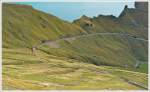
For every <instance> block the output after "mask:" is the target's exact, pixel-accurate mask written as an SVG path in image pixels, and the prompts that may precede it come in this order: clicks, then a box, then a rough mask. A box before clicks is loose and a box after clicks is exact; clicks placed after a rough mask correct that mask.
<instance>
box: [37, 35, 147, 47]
mask: <svg viewBox="0 0 150 92" xmlns="http://www.w3.org/2000/svg"><path fill="white" fill-rule="evenodd" d="M94 35H122V36H128V37H131V38H132V39H135V40H140V41H144V42H148V40H146V39H143V38H138V37H136V36H133V35H130V34H125V33H93V34H85V35H79V36H74V37H68V38H62V39H58V40H54V41H46V42H45V43H41V44H39V45H37V46H36V47H39V46H41V45H44V44H46V45H49V46H51V47H53V48H59V47H60V45H59V44H58V42H60V41H63V40H66V41H68V42H70V41H73V40H75V39H77V38H81V37H89V36H94Z"/></svg>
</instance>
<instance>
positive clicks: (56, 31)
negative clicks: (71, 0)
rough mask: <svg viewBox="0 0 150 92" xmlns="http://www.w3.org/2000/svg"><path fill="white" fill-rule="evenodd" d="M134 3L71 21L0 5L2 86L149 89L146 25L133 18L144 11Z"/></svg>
mask: <svg viewBox="0 0 150 92" xmlns="http://www.w3.org/2000/svg"><path fill="white" fill-rule="evenodd" d="M136 4H139V3H136ZM138 7H139V6H136V8H135V9H128V8H125V10H124V11H125V12H123V13H122V14H121V15H120V16H119V18H116V17H114V16H103V15H100V16H98V17H95V18H88V17H86V16H83V17H82V18H81V19H78V20H76V21H74V23H69V22H67V21H64V20H61V19H59V18H57V17H56V16H53V15H50V14H46V13H44V12H41V11H38V10H35V9H34V8H32V7H31V6H28V5H17V4H6V3H4V4H3V7H2V9H3V15H2V18H3V25H2V26H3V30H2V36H3V37H2V39H3V42H2V47H3V48H2V50H3V52H2V53H3V55H2V58H3V62H2V64H3V70H2V72H3V75H2V76H3V89H26V90H31V89H33V90H36V89H40V90H42V89H45V90H49V89H52V90H55V89H58V90H61V89H63V90H66V89H67V90H69V89H70V90H72V89H74V90H79V89H80V90H85V89H86V90H88V89H92V90H94V89H95V90H96V89H116V90H138V89H140V90H144V89H148V74H147V73H148V40H147V33H148V31H147V24H146V23H145V22H146V21H145V22H144V21H142V22H141V23H139V20H138V21H136V19H137V15H140V14H141V13H140V14H139V13H138V12H142V13H143V15H142V16H140V17H139V19H143V20H145V18H147V17H146V16H144V15H146V14H147V11H143V9H142V10H141V9H139V8H138ZM137 8H138V10H137ZM132 11H133V12H132ZM136 14H137V15H136ZM129 15H130V16H132V17H129ZM135 17H136V18H135ZM125 20H126V21H125ZM133 22H134V23H133ZM126 23H127V24H126ZM137 24H138V25H140V26H138V27H137ZM142 30H144V31H142ZM33 48H34V49H33Z"/></svg>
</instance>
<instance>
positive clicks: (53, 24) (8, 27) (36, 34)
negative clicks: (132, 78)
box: [2, 4, 84, 48]
mask: <svg viewBox="0 0 150 92" xmlns="http://www.w3.org/2000/svg"><path fill="white" fill-rule="evenodd" d="M2 9H3V47H9V48H11V47H18V46H21V47H32V45H35V44H38V43H40V42H41V41H42V40H53V39H58V38H59V37H66V36H68V35H69V36H71V35H77V34H81V33H84V30H82V29H81V28H80V27H78V26H76V25H74V24H71V23H68V22H66V21H63V20H61V19H58V18H57V17H55V16H53V15H50V14H46V13H43V12H41V11H38V10H35V9H33V8H32V7H31V6H27V5H15V4H3V8H2ZM64 26H65V27H64ZM5 35H7V36H5ZM12 40H13V41H12ZM9 44H11V46H10V45H9Z"/></svg>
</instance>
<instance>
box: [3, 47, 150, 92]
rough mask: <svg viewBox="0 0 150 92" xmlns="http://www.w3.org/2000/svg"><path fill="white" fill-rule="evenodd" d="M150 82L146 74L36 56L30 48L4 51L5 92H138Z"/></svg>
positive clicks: (47, 56)
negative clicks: (7, 91)
mask: <svg viewBox="0 0 150 92" xmlns="http://www.w3.org/2000/svg"><path fill="white" fill-rule="evenodd" d="M8 57H9V58H8ZM124 78H126V79H128V80H130V81H132V82H136V83H137V85H138V86H137V85H135V84H131V83H128V82H127V81H125V80H124ZM147 80H148V75H147V74H144V73H138V72H133V71H127V70H121V69H118V68H115V69H114V68H113V67H109V66H96V65H93V64H86V63H83V62H78V61H77V60H74V59H68V58H64V57H57V56H54V55H50V54H46V53H44V52H42V51H39V50H38V51H37V53H36V55H35V56H33V55H32V54H31V50H30V49H27V48H24V49H3V89H34V90H35V89H41V90H42V89H59V90H60V89H122V90H124V89H129V90H130V89H132V90H138V89H147V82H148V81H147Z"/></svg>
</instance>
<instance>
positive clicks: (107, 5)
mask: <svg viewBox="0 0 150 92" xmlns="http://www.w3.org/2000/svg"><path fill="white" fill-rule="evenodd" d="M19 4H28V5H32V6H33V7H34V8H35V9H38V10H41V11H44V12H46V13H49V14H52V15H54V16H57V17H59V18H61V19H63V20H67V21H70V22H72V21H73V20H75V19H78V18H80V17H81V16H82V15H86V16H88V17H94V16H98V15H114V16H116V17H118V16H119V15H120V13H121V12H122V10H123V9H124V6H125V5H128V7H129V8H134V2H48V3H47V2H22V3H19Z"/></svg>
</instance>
